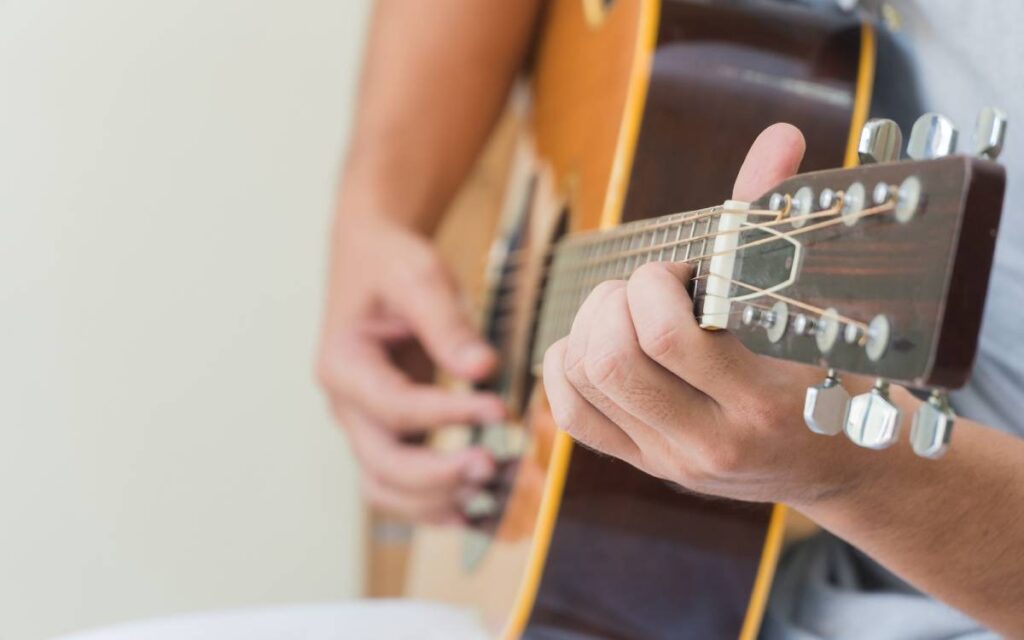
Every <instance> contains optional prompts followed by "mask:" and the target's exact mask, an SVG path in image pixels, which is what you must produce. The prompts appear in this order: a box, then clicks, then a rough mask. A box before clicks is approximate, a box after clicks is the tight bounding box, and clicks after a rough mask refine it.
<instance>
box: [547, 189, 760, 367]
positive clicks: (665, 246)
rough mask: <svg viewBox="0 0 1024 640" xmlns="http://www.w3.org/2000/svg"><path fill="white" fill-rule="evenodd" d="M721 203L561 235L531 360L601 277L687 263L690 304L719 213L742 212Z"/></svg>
mask: <svg viewBox="0 0 1024 640" xmlns="http://www.w3.org/2000/svg"><path fill="white" fill-rule="evenodd" d="M742 213H743V212H740V211H731V210H726V209H725V208H724V206H716V207H710V208H707V209H699V210H697V211H687V212H684V213H673V214H669V215H666V216H662V217H660V218H652V219H648V220H641V221H638V222H631V223H628V224H624V225H622V226H619V227H616V228H613V229H606V230H601V231H589V232H586V233H578V234H572V235H569V236H567V237H566V238H565V239H563V240H562V241H561V242H559V243H558V244H557V245H556V246H555V249H554V253H553V256H552V260H551V267H550V269H549V271H548V278H547V285H546V287H545V289H544V295H543V300H542V302H541V307H540V309H541V311H540V316H539V323H538V331H537V339H536V342H535V343H534V350H533V365H534V368H537V367H539V366H540V363H541V362H542V360H543V358H544V352H545V351H546V350H547V348H548V347H549V346H551V345H552V344H553V343H554V342H556V341H557V340H559V339H561V338H563V337H564V336H566V335H568V334H569V328H570V327H571V326H572V321H573V318H575V317H576V312H577V311H578V310H579V308H580V305H582V304H583V301H584V300H585V299H586V298H587V295H589V294H590V292H591V291H593V289H594V287H596V286H597V285H598V284H600V283H601V282H604V281H605V280H617V279H626V278H628V277H629V276H630V274H632V273H633V272H634V271H636V270H637V269H639V268H640V267H641V266H643V265H645V264H647V263H648V262H680V263H688V264H690V265H692V268H693V274H694V287H693V298H694V304H695V308H698V309H699V308H700V302H701V299H702V298H703V296H704V294H705V288H706V287H705V283H704V280H703V278H702V277H701V276H702V275H704V274H706V273H707V270H708V265H709V264H710V261H711V259H712V254H713V248H714V246H715V236H716V233H717V231H718V230H719V226H720V222H721V220H722V218H723V216H729V215H736V214H742Z"/></svg>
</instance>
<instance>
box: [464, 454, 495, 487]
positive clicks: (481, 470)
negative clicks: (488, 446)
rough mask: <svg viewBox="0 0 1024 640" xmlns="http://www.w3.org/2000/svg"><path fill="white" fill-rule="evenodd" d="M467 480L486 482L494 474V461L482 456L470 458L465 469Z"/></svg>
mask: <svg viewBox="0 0 1024 640" xmlns="http://www.w3.org/2000/svg"><path fill="white" fill-rule="evenodd" d="M463 473H464V475H465V478H466V480H468V481H469V482H473V483H476V484H480V483H483V482H486V481H488V480H490V479H491V476H493V475H494V463H493V462H491V461H490V460H489V459H487V458H484V457H482V456H476V457H473V458H470V459H469V463H467V464H466V468H465V470H464V471H463Z"/></svg>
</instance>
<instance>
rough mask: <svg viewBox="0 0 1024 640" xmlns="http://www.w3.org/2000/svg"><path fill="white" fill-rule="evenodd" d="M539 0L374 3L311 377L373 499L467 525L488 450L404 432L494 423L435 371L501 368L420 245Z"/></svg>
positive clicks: (511, 73)
mask: <svg viewBox="0 0 1024 640" xmlns="http://www.w3.org/2000/svg"><path fill="white" fill-rule="evenodd" d="M537 6H538V2H537V1H535V0H516V1H515V2H499V1H495V0H491V1H479V2H464V1H462V0H430V1H429V2H424V1H421V0H380V1H379V2H378V4H377V8H376V13H375V15H374V18H373V25H372V28H371V31H370V36H369V43H368V47H367V51H366V61H365V65H364V69H363V78H362V86H361V92H360V99H359V105H358V111H357V116H356V119H355V123H354V130H353V137H352V142H351V147H350V151H349V155H348V158H347V161H346V163H345V169H344V172H343V175H342V178H341V184H340V191H339V195H338V207H337V212H336V217H335V224H334V231H333V234H332V238H331V265H330V274H329V275H330V277H329V286H328V293H327V302H326V305H325V314H324V323H323V329H322V335H321V344H320V350H319V356H318V362H317V375H318V377H319V379H320V382H321V386H322V387H323V388H324V390H325V391H326V393H327V396H328V400H329V401H330V405H331V408H332V411H333V413H334V415H335V417H336V419H337V420H338V423H339V424H340V425H341V426H342V427H344V429H345V431H346V433H347V434H348V436H349V438H350V440H351V443H352V448H353V450H354V452H355V454H356V456H357V457H358V458H359V461H360V463H361V467H362V476H361V484H362V489H363V493H364V495H365V496H366V497H367V499H368V500H369V501H370V502H372V503H374V504H375V505H377V506H378V507H381V508H383V509H384V510H387V511H391V512H394V513H397V514H401V515H405V516H408V517H411V518H415V519H419V520H428V521H432V522H457V521H459V515H458V514H459V510H458V505H459V502H460V501H461V500H464V499H465V498H466V496H468V495H470V494H471V493H472V492H473V491H475V490H476V487H477V486H478V485H479V484H480V483H483V482H485V481H486V480H487V479H488V478H489V477H490V475H491V474H492V473H493V471H494V464H493V460H492V459H491V458H490V456H489V455H488V454H487V453H486V452H485V451H483V450H481V449H469V450H465V451H458V452H453V453H442V452H438V451H434V450H431V449H427V448H423V447H417V446H411V445H409V444H407V442H406V440H405V439H404V436H407V435H410V434H420V433H423V432H425V431H428V430H430V429H433V428H437V427H440V426H445V425H448V424H458V423H467V422H480V421H493V420H499V419H501V418H502V416H503V415H504V411H505V409H504V405H503V404H502V402H501V400H500V399H499V398H498V397H496V396H495V395H493V394H489V393H480V392H471V391H465V392H458V391H453V390H449V389H442V388H440V387H437V386H435V385H434V384H432V382H431V380H432V369H433V365H434V364H436V365H438V366H440V367H441V368H443V369H445V370H446V371H447V372H448V373H449V374H451V375H452V376H453V377H455V378H461V379H464V380H477V379H480V378H482V377H484V376H486V375H487V374H488V373H489V371H490V370H491V369H492V368H493V367H494V365H495V363H496V356H495V354H494V352H493V351H492V350H491V349H490V347H489V346H487V345H486V344H485V343H484V342H483V341H482V340H481V338H480V336H479V335H478V334H477V333H476V331H475V330H474V329H473V327H472V325H471V324H470V323H469V322H468V320H467V318H466V317H465V314H464V312H463V309H462V305H461V300H460V295H459V292H458V291H457V290H456V287H455V284H454V282H453V281H452V279H451V278H450V277H449V274H448V272H447V270H446V269H445V266H444V264H443V263H442V261H441V260H440V258H439V257H438V256H437V254H436V253H435V251H434V248H433V247H432V245H431V244H430V241H429V239H428V238H427V237H426V235H427V234H428V233H429V232H430V231H431V230H432V229H433V228H434V226H435V225H436V223H437V221H438V219H439V218H440V216H441V214H442V212H443V211H444V209H445V207H446V205H447V203H448V201H449V200H450V199H451V197H452V196H453V194H454V193H455V191H456V189H457V188H458V186H459V184H460V183H461V182H462V180H463V179H464V177H465V176H466V174H467V172H468V171H469V168H470V166H471V165H472V163H473V161H474V159H475V158H476V156H477V154H478V153H479V151H480V149H481V147H482V146H483V143H484V141H485V140H486V139H487V136H488V133H489V131H490V129H491V127H492V126H493V124H494V122H495V121H496V119H497V116H498V114H499V112H500V111H501V108H502V105H503V104H504V102H505V99H506V95H507V93H508V90H509V88H510V86H511V84H512V82H513V79H514V77H515V75H516V72H517V70H518V69H519V67H520V65H521V62H522V59H523V56H524V54H525V51H526V49H527V46H528V42H529V39H530V33H531V29H532V25H533V23H534V22H535V19H536V15H535V14H536V11H537Z"/></svg>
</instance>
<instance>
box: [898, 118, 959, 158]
mask: <svg viewBox="0 0 1024 640" xmlns="http://www.w3.org/2000/svg"><path fill="white" fill-rule="evenodd" d="M956 139H957V130H956V127H955V126H953V121H952V120H950V119H949V118H947V117H946V116H944V115H942V114H939V113H926V114H924V115H923V116H921V117H920V118H918V119H917V122H915V123H914V128H913V129H911V131H910V142H908V143H907V155H909V156H910V157H911V158H913V159H914V160H930V159H932V158H941V157H942V156H948V155H949V154H951V153H953V152H954V151H956Z"/></svg>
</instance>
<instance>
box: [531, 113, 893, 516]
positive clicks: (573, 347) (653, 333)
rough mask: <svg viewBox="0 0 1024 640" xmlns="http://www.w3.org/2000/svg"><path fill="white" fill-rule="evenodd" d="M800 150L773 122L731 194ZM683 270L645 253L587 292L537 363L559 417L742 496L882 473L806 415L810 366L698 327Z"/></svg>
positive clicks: (622, 453) (601, 446) (772, 179)
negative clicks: (564, 331)
mask: <svg viewBox="0 0 1024 640" xmlns="http://www.w3.org/2000/svg"><path fill="white" fill-rule="evenodd" d="M803 151H804V141H803V137H802V136H801V134H800V132H799V131H798V130H796V129H795V128H794V127H791V126H789V125H775V126H773V127H770V128H769V129H767V130H766V131H765V132H764V133H762V134H761V136H759V137H758V139H757V141H756V142H755V143H754V145H753V146H752V147H751V150H750V152H749V154H748V155H747V158H746V160H745V162H744V164H743V167H742V168H741V169H740V173H739V176H738V178H737V180H736V186H735V189H734V194H733V197H734V198H736V199H739V200H753V199H755V198H757V197H758V196H759V195H760V194H761V193H762V192H763V191H764V190H766V189H769V188H770V187H772V186H773V185H774V184H776V183H777V182H779V181H781V180H782V179H785V178H787V177H789V176H790V175H792V174H793V173H795V172H796V169H797V167H798V166H799V164H800V160H801V158H802V156H803ZM691 276H692V273H691V270H690V268H689V267H688V266H687V265H684V264H670V263H652V264H648V265H645V266H643V267H641V268H639V269H638V270H637V271H636V272H635V273H633V275H632V276H631V277H630V278H629V280H628V281H623V280H616V281H609V282H605V283H603V284H601V285H600V286H598V287H597V288H596V289H595V290H594V291H593V292H592V293H591V294H590V296H589V297H588V298H587V300H586V301H585V302H584V304H583V305H582V307H581V308H580V310H579V312H578V314H577V316H576V319H575V321H574V322H573V326H572V330H571V332H570V335H569V336H568V337H567V338H565V339H563V340H561V341H559V342H557V343H555V344H554V345H553V346H552V347H551V348H550V349H549V350H548V353H547V356H546V358H545V362H544V384H545V387H546V390H547V395H548V399H549V402H550V404H551V408H552V411H553V413H554V416H555V419H556V422H557V423H558V425H559V426H560V427H562V428H564V429H566V430H567V431H569V433H570V434H571V435H572V436H573V437H574V438H576V439H577V440H579V441H580V442H582V443H584V444H586V445H588V446H590V447H593V448H595V449H598V450H600V451H602V452H605V453H608V454H611V455H614V456H616V457H618V458H621V459H623V460H625V461H627V462H629V463H630V464H632V465H634V466H636V467H638V468H639V469H641V470H643V471H646V472H647V473H650V474H651V475H654V476H658V477H661V478H664V479H666V480H670V481H672V482H675V483H678V484H680V485H682V486H684V487H686V488H688V489H691V490H693V491H697V492H701V493H708V494H714V495H719V496H725V497H730V498H737V499H743V500H756V501H780V502H790V503H796V504H800V503H808V502H810V501H814V500H816V499H817V498H819V497H821V496H824V495H832V494H835V493H837V492H843V491H846V490H848V489H849V488H851V487H853V486H854V485H856V484H859V483H862V482H865V481H866V479H867V478H873V477H875V476H873V475H872V473H880V471H873V469H874V467H876V466H877V462H876V461H877V460H878V459H879V457H878V456H877V455H872V453H871V452H867V451H865V450H863V449H860V448H858V447H856V446H854V445H852V444H851V443H850V442H848V441H846V439H845V438H827V437H823V436H818V435H815V434H812V433H810V432H809V431H808V429H807V428H806V427H805V426H804V424H803V419H802V409H803V400H804V392H805V390H806V388H807V387H808V386H809V385H811V384H816V383H818V382H820V381H821V379H822V377H823V373H822V372H821V371H820V370H818V369H815V368H813V367H808V366H804V365H798V364H793V363H788V362H783V361H778V360H774V359H771V358H766V357H762V356H757V355H755V354H753V353H751V352H750V351H749V350H747V349H746V348H745V347H744V346H743V345H742V343H740V341H739V340H737V339H736V338H735V337H734V336H732V335H730V334H729V333H728V332H725V331H717V332H711V331H706V330H704V329H701V328H700V327H699V326H698V322H697V319H696V318H695V317H694V314H693V301H692V300H691V299H690V297H689V295H687V284H688V282H689V280H690V278H691ZM846 384H847V386H848V387H851V388H856V387H857V386H859V385H860V386H863V385H865V384H866V383H865V381H863V380H852V379H847V380H846ZM894 393H904V394H905V393H906V392H905V391H903V390H894Z"/></svg>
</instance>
